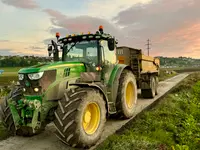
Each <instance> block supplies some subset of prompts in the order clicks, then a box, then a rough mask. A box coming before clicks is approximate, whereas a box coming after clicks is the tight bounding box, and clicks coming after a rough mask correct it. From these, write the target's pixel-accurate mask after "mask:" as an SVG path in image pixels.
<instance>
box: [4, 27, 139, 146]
mask: <svg viewBox="0 0 200 150" xmlns="http://www.w3.org/2000/svg"><path fill="white" fill-rule="evenodd" d="M56 37H57V42H55V41H53V40H52V41H51V42H52V44H49V46H48V53H49V56H51V54H53V60H54V61H53V62H47V63H43V64H39V65H35V66H32V67H29V68H23V69H20V70H19V72H18V74H19V85H16V86H15V88H13V89H12V91H11V92H10V94H9V95H8V96H7V97H6V98H5V100H4V102H3V103H2V104H1V105H0V116H1V118H2V121H3V124H4V125H5V127H6V128H7V129H8V131H9V132H10V133H11V134H13V135H21V136H32V135H35V134H39V133H40V132H42V131H43V130H44V129H45V126H46V125H47V124H48V123H50V122H54V125H55V127H56V136H57V137H58V138H59V139H60V140H61V141H63V142H64V143H66V144H67V145H70V146H72V147H91V146H92V145H94V144H96V142H97V141H98V140H99V139H100V137H101V134H102V132H103V129H104V126H105V122H106V119H107V118H108V117H109V116H115V117H117V118H124V119H126V118H130V117H132V116H133V115H134V112H135V107H136V102H137V82H136V78H135V76H134V74H133V71H132V68H131V67H130V66H129V65H125V64H120V63H118V60H117V57H116V45H117V41H116V39H115V38H114V37H112V36H111V35H110V34H106V33H104V32H103V27H102V26H100V27H99V31H97V32H96V33H95V34H91V33H88V34H80V35H70V36H67V37H64V38H60V36H59V33H57V34H56ZM60 54H61V55H60Z"/></svg>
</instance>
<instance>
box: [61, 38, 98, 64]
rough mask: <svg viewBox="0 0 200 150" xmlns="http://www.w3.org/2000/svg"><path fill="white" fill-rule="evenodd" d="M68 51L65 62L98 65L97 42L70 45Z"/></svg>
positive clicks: (67, 47)
mask: <svg viewBox="0 0 200 150" xmlns="http://www.w3.org/2000/svg"><path fill="white" fill-rule="evenodd" d="M65 48H66V49H67V51H66V54H65V56H64V61H70V62H75V61H76V62H77V61H80V62H84V63H90V62H91V63H93V64H94V63H95V64H94V65H96V64H97V63H98V57H97V56H98V53H97V52H98V44H97V41H81V42H78V43H69V44H67V46H65Z"/></svg>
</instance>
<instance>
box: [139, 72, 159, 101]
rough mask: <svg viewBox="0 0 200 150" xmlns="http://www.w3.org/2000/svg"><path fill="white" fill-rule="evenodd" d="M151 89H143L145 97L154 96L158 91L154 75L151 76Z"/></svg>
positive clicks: (142, 92)
mask: <svg viewBox="0 0 200 150" xmlns="http://www.w3.org/2000/svg"><path fill="white" fill-rule="evenodd" d="M149 86H150V89H141V94H142V97H143V98H154V97H155V95H156V93H157V83H156V78H155V77H154V76H151V77H150V85H149Z"/></svg>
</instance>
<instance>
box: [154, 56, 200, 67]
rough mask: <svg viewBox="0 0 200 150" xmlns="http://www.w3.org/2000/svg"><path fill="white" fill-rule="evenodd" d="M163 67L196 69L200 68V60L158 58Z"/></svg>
mask: <svg viewBox="0 0 200 150" xmlns="http://www.w3.org/2000/svg"><path fill="white" fill-rule="evenodd" d="M157 58H159V59H160V65H161V66H165V67H167V66H173V67H191V66H193V67H195V66H200V59H194V58H190V57H163V56H158V57H157Z"/></svg>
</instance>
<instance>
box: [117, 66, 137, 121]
mask: <svg viewBox="0 0 200 150" xmlns="http://www.w3.org/2000/svg"><path fill="white" fill-rule="evenodd" d="M136 104H137V83H136V79H135V76H134V75H133V73H132V72H131V71H129V70H124V71H123V72H122V74H121V76H120V78H119V88H118V94H117V100H116V109H117V114H116V117H118V118H125V119H128V118H131V117H132V116H133V115H134V113H135V108H136Z"/></svg>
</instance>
